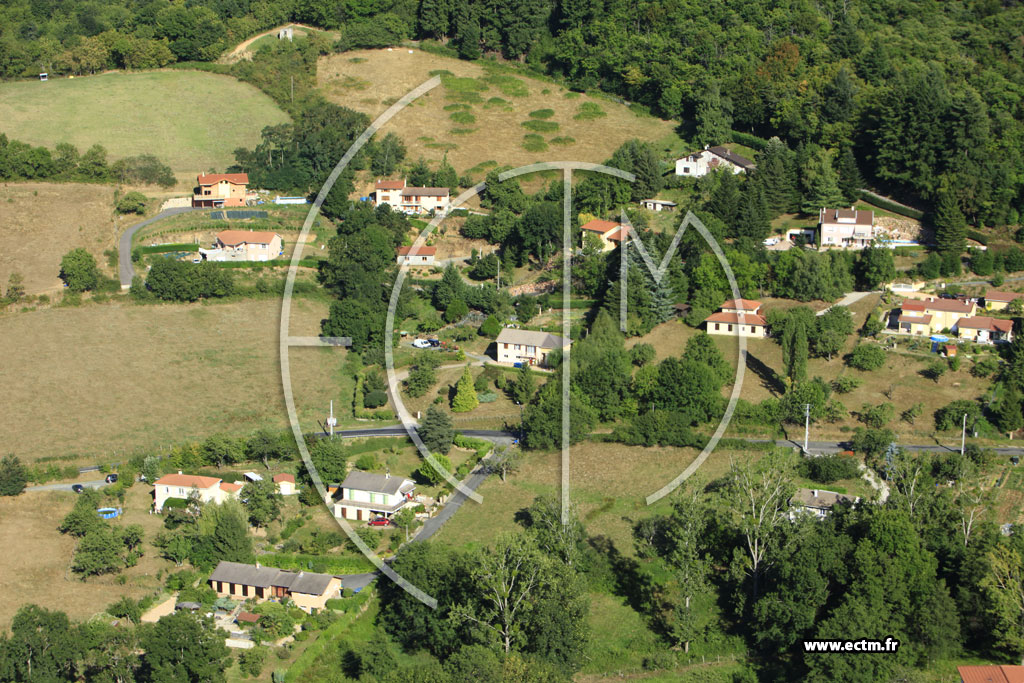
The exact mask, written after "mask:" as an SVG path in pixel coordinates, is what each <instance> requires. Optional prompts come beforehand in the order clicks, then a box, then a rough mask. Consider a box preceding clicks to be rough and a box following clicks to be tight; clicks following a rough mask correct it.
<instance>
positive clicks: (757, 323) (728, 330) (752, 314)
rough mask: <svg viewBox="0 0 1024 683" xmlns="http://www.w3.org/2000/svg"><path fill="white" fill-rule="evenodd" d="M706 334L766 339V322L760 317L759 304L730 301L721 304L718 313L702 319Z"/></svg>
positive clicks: (743, 300) (757, 302)
mask: <svg viewBox="0 0 1024 683" xmlns="http://www.w3.org/2000/svg"><path fill="white" fill-rule="evenodd" d="M704 328H705V329H706V330H707V333H708V334H726V335H733V336H740V337H757V338H762V337H767V336H768V321H767V320H766V319H765V317H764V316H763V315H761V302H760V301H752V300H750V299H730V300H728V301H726V302H725V303H723V304H722V307H721V309H720V310H719V311H718V313H712V314H711V315H709V316H708V317H707V318H705V319H704Z"/></svg>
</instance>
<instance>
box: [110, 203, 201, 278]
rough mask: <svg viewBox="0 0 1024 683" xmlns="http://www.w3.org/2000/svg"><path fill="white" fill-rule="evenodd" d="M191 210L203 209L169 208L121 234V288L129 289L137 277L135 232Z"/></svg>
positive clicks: (119, 248) (118, 265)
mask: <svg viewBox="0 0 1024 683" xmlns="http://www.w3.org/2000/svg"><path fill="white" fill-rule="evenodd" d="M190 211H202V209H193V208H192V207H191V206H187V207H182V208H178V209H167V210H165V211H161V212H160V213H158V214H157V215H155V216H151V217H150V218H147V219H146V220H144V221H142V222H141V223H136V224H135V225H133V226H132V227H130V228H128V229H127V230H125V231H124V232H123V233H122V234H121V239H119V240H118V242H117V262H118V263H117V274H118V276H119V277H120V278H121V289H128V288H129V287H131V286H132V278H133V277H135V267H134V266H132V238H133V237H135V233H137V232H138V231H139V230H141V229H142V228H144V227H146V226H147V225H152V224H153V223H156V222H157V221H162V220H163V219H165V218H170V217H171V216H177V215H178V214H182V213H189V212H190Z"/></svg>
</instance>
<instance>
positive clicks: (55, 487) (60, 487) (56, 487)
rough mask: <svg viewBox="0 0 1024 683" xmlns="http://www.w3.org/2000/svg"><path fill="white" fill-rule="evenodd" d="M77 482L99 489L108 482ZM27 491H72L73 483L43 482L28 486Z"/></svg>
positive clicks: (77, 482)
mask: <svg viewBox="0 0 1024 683" xmlns="http://www.w3.org/2000/svg"><path fill="white" fill-rule="evenodd" d="M75 483H76V484H81V485H82V486H85V487H86V488H90V489H98V488H100V487H102V486H104V485H105V484H106V483H107V482H105V481H103V480H102V479H97V480H96V481H76V482H75ZM25 490H26V491H70V490H71V484H43V485H42V486H28V487H26V488H25Z"/></svg>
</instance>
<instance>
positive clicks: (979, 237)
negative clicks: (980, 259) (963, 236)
mask: <svg viewBox="0 0 1024 683" xmlns="http://www.w3.org/2000/svg"><path fill="white" fill-rule="evenodd" d="M967 238H968V239H972V240H974V241H975V242H978V243H979V244H984V245H985V246H988V235H983V234H982V233H980V232H978V231H977V230H968V231H967Z"/></svg>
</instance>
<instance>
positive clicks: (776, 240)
mask: <svg viewBox="0 0 1024 683" xmlns="http://www.w3.org/2000/svg"><path fill="white" fill-rule="evenodd" d="M778 243H779V238H778V237H769V238H768V239H766V240H765V241H764V242H763V244H764V246H766V247H774V246H775V245H776V244H778Z"/></svg>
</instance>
